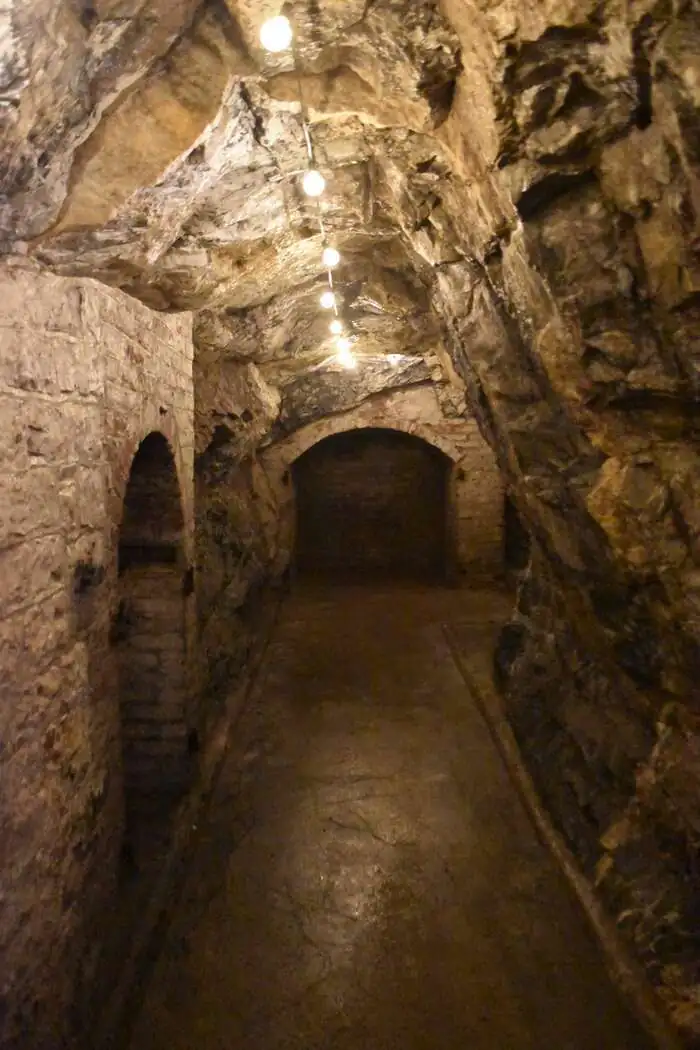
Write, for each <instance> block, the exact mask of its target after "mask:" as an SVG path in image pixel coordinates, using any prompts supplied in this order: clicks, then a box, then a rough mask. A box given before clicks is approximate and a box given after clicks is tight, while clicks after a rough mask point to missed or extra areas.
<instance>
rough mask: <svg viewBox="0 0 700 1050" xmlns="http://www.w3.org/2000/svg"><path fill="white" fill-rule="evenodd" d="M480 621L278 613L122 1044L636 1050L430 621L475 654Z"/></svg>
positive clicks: (358, 599) (498, 609) (464, 606)
mask: <svg viewBox="0 0 700 1050" xmlns="http://www.w3.org/2000/svg"><path fill="white" fill-rule="evenodd" d="M502 615H503V606H502V600H499V599H498V598H497V597H496V596H492V597H489V596H488V595H482V596H478V595H477V596H474V595H472V596H471V597H470V596H468V595H466V596H465V595H464V594H462V593H460V592H454V591H443V590H428V589H411V588H400V587H397V588H394V589H389V590H387V589H384V590H381V589H376V590H367V589H364V588H355V589H352V588H350V589H346V588H343V589H337V590H333V591H331V590H327V591H325V592H324V591H319V590H316V591H306V592H299V593H297V594H296V595H295V596H294V597H293V598H292V599H291V600H290V601H289V602H288V603H287V604H286V606H285V607H284V608H283V610H282V615H281V621H280V623H279V626H278V628H277V630H276V633H275V636H274V638H273V640H272V643H271V646H270V649H269V651H268V654H267V657H266V660H265V663H264V666H263V669H262V672H261V675H260V678H259V681H258V683H257V686H256V688H255V689H254V692H253V695H252V697H251V699H250V701H249V703H248V706H247V708H246V710H245V712H244V714H243V716H242V717H241V720H240V721H239V723H238V726H237V731H236V735H235V740H234V743H233V747H232V750H231V753H230V755H229V756H228V758H227V760H226V762H225V764H224V768H223V771H222V774H221V778H220V781H219V782H218V785H217V788H216V790H215V793H214V798H213V801H212V805H211V808H210V811H209V813H208V815H207V817H206V819H205V820H204V822H203V824H202V826H201V827H200V828H199V829H198V833H197V839H196V845H195V853H194V857H193V860H192V864H191V867H190V869H189V873H188V875H187V879H186V883H185V886H184V889H183V894H182V899H181V900H180V902H179V904H178V907H177V909H176V912H175V918H174V920H173V922H172V923H171V925H170V927H169V929H168V930H167V931H166V933H165V936H164V943H163V945H162V949H161V952H160V955H159V958H158V960H157V963H156V965H155V968H154V971H153V974H152V977H151V980H150V982H149V984H148V986H147V988H146V991H145V994H144V997H143V1004H142V1009H141V1012H140V1015H139V1017H138V1019H137V1021H136V1024H135V1028H134V1031H133V1038H132V1043H131V1048H132V1050H543V1048H545V1047H551V1048H553V1050H613V1048H615V1050H623V1048H624V1050H644V1048H646V1047H649V1046H650V1044H649V1042H648V1040H647V1037H646V1036H645V1035H644V1034H643V1032H642V1031H640V1029H639V1028H638V1026H637V1024H636V1022H635V1021H633V1020H632V1019H631V1017H630V1016H629V1014H628V1012H627V1010H626V1008H625V1006H624V1004H623V1003H622V1002H621V1000H620V997H619V996H618V994H617V992H616V990H615V989H614V987H613V986H612V984H611V983H610V981H609V979H608V977H607V976H606V972H605V969H604V966H603V963H602V960H601V958H600V955H599V953H598V949H597V946H596V944H595V943H594V941H593V939H592V937H591V935H590V933H589V931H588V927H587V925H586V922H585V920H584V919H583V917H582V916H581V914H580V912H579V910H578V906H577V904H576V903H575V902H574V901H573V899H572V896H571V893H570V891H569V888H568V885H567V884H566V883H565V881H564V879H563V877H562V876H561V875H560V873H559V871H558V869H557V868H556V866H555V864H554V862H553V861H552V860H551V859H550V856H549V854H548V853H547V851H546V850H545V848H544V847H543V846H542V845H541V843H540V842H539V840H538V839H537V837H536V835H535V833H534V831H533V828H532V826H531V824H530V821H529V819H528V817H527V816H526V814H525V811H524V810H523V807H522V805H521V803H520V801H519V798H518V796H517V795H516V794H515V791H514V789H513V787H512V785H511V783H510V781H509V779H508V775H507V773H506V771H505V769H504V767H503V765H502V763H501V760H500V758H499V754H498V752H497V751H496V750H495V748H494V745H493V743H492V740H491V737H490V735H489V732H488V730H487V727H486V725H485V724H484V722H483V721H482V718H481V716H480V715H479V713H478V711H477V709H476V707H475V705H474V702H473V700H472V698H471V697H470V695H469V693H468V691H467V689H466V687H465V684H464V681H463V680H462V678H461V676H460V674H459V672H458V670H457V668H456V666H455V664H454V662H453V660H452V657H451V655H450V651H449V649H448V647H447V645H446V643H445V640H444V636H443V634H442V631H441V628H440V625H441V623H442V622H443V621H448V620H452V621H458V620H460V619H462V620H464V618H465V617H466V618H467V619H469V617H472V618H473V619H474V620H475V621H479V627H478V628H477V627H475V630H474V639H475V642H474V644H478V645H484V644H488V643H487V642H485V641H484V639H485V638H488V637H489V636H490V632H489V630H488V629H486V630H485V629H484V625H486V627H487V628H488V624H489V622H490V620H491V619H496V618H498V617H501V616H502ZM463 633H464V632H463V631H462V634H463Z"/></svg>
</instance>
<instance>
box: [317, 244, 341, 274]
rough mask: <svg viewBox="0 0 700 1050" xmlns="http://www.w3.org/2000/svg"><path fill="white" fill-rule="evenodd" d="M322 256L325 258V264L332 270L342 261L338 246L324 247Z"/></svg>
mask: <svg viewBox="0 0 700 1050" xmlns="http://www.w3.org/2000/svg"><path fill="white" fill-rule="evenodd" d="M321 258H322V259H323V265H324V266H327V267H328V268H329V269H330V270H332V269H333V267H334V266H337V265H338V263H339V262H340V252H339V251H338V249H337V248H331V247H328V248H324V249H323V255H322V256H321Z"/></svg>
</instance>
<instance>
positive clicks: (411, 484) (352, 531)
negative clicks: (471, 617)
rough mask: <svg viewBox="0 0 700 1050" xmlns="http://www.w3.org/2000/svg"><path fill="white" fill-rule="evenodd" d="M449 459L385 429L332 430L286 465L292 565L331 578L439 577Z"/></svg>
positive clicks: (444, 556) (445, 559)
mask: <svg viewBox="0 0 700 1050" xmlns="http://www.w3.org/2000/svg"><path fill="white" fill-rule="evenodd" d="M450 467H451V463H450V460H449V459H447V457H446V456H445V455H444V454H443V453H441V452H439V451H438V450H437V449H435V448H434V447H433V446H431V445H429V444H428V443H427V442H425V441H422V440H421V439H419V438H414V437H411V436H409V435H407V434H402V433H400V432H398V431H395V430H387V429H386V428H363V429H361V430H351V431H344V432H343V433H341V434H334V435H333V436H332V437H329V438H325V439H324V440H323V441H321V442H319V443H318V444H316V445H314V446H313V448H311V449H309V450H308V451H307V452H306V453H305V454H304V455H303V456H301V457H300V458H299V459H298V460H296V462H295V463H294V465H293V478H294V488H295V490H296V504H297V506H296V510H297V520H296V537H297V538H296V546H295V556H294V569H295V572H298V573H300V574H302V575H306V574H309V575H314V576H317V575H318V576H322V577H326V578H331V579H337V578H340V579H344V580H356V579H372V580H374V579H377V578H380V579H381V578H408V579H416V578H418V579H433V580H439V579H444V576H445V572H446V570H447V568H448V564H449V555H448V545H447V540H448V528H447V481H448V475H449V471H450Z"/></svg>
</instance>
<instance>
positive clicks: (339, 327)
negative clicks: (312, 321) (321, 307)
mask: <svg viewBox="0 0 700 1050" xmlns="http://www.w3.org/2000/svg"><path fill="white" fill-rule="evenodd" d="M328 327H329V328H330V330H331V332H332V334H333V335H342V334H343V322H342V321H339V320H338V318H337V317H334V318H333V320H332V321H331V323H330V324H329V326H328Z"/></svg>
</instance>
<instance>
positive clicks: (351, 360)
mask: <svg viewBox="0 0 700 1050" xmlns="http://www.w3.org/2000/svg"><path fill="white" fill-rule="evenodd" d="M336 361H337V362H338V364H339V365H342V366H343V368H356V367H357V361H356V360H355V355H354V354H353V353H352V351H351V350H341V349H340V347H338V353H337V354H336Z"/></svg>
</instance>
